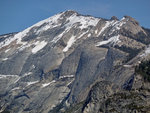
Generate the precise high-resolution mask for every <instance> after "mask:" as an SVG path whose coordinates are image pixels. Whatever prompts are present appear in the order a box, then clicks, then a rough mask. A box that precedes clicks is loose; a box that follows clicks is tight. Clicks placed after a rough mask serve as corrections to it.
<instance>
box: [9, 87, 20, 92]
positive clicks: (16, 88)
mask: <svg viewBox="0 0 150 113" xmlns="http://www.w3.org/2000/svg"><path fill="white" fill-rule="evenodd" d="M18 89H20V87H15V88H13V89H12V90H11V91H14V90H18Z"/></svg>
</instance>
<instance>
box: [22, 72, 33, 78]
mask: <svg viewBox="0 0 150 113" xmlns="http://www.w3.org/2000/svg"><path fill="white" fill-rule="evenodd" d="M31 74H32V72H28V73H25V74H24V76H23V77H25V76H29V75H31Z"/></svg>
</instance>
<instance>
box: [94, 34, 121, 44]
mask: <svg viewBox="0 0 150 113" xmlns="http://www.w3.org/2000/svg"><path fill="white" fill-rule="evenodd" d="M119 37H120V36H119V35H117V36H113V37H111V38H109V39H108V40H105V41H101V42H98V43H97V44H96V46H102V45H105V44H108V43H111V44H113V45H115V44H117V43H118V42H120V40H119Z"/></svg>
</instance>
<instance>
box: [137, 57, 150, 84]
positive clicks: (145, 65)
mask: <svg viewBox="0 0 150 113" xmlns="http://www.w3.org/2000/svg"><path fill="white" fill-rule="evenodd" d="M135 72H136V73H137V74H140V75H141V76H142V77H143V79H144V81H145V82H150V60H149V61H143V62H141V63H140V64H139V66H136V67H135Z"/></svg>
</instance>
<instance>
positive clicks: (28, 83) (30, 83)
mask: <svg viewBox="0 0 150 113" xmlns="http://www.w3.org/2000/svg"><path fill="white" fill-rule="evenodd" d="M38 82H39V81H33V82H27V86H29V85H33V84H36V83H38Z"/></svg>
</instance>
